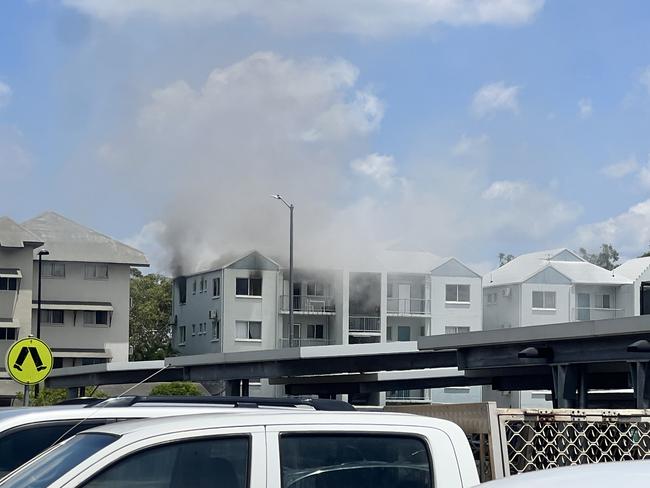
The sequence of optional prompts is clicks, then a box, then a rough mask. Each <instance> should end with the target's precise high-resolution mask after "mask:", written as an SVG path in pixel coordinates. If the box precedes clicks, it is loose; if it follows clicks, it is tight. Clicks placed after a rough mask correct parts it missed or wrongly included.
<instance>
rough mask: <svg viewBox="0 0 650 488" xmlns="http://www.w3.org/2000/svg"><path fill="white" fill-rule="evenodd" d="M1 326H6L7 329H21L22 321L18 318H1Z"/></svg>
mask: <svg viewBox="0 0 650 488" xmlns="http://www.w3.org/2000/svg"><path fill="white" fill-rule="evenodd" d="M0 327H4V328H6V329H20V323H19V322H18V321H17V320H8V321H3V320H0Z"/></svg>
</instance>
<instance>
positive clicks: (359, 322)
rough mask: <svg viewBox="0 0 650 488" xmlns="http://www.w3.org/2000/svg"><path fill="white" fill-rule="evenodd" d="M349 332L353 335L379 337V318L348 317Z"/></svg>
mask: <svg viewBox="0 0 650 488" xmlns="http://www.w3.org/2000/svg"><path fill="white" fill-rule="evenodd" d="M349 331H350V334H353V335H354V334H357V335H381V321H380V319H379V317H368V316H365V315H350V321H349Z"/></svg>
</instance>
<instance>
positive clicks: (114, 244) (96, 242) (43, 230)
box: [22, 212, 149, 266]
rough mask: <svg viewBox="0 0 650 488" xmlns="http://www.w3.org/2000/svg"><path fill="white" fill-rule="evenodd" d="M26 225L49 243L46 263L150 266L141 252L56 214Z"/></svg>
mask: <svg viewBox="0 0 650 488" xmlns="http://www.w3.org/2000/svg"><path fill="white" fill-rule="evenodd" d="M22 225H23V227H25V228H26V229H28V230H29V231H31V232H32V233H34V234H36V235H37V236H39V237H40V238H41V240H42V242H44V243H45V247H46V248H47V250H48V251H49V252H50V255H49V256H46V257H44V259H48V260H52V261H79V262H96V263H116V264H130V265H132V266H149V262H148V261H147V258H146V257H145V256H144V254H143V253H142V252H140V251H138V250H137V249H135V248H133V247H131V246H127V245H126V244H123V243H121V242H119V241H116V240H115V239H112V238H110V237H108V236H106V235H104V234H100V233H99V232H96V231H94V230H92V229H89V228H88V227H85V226H83V225H81V224H78V223H77V222H74V221H72V220H70V219H67V218H65V217H63V216H62V215H59V214H57V213H55V212H45V213H43V214H41V215H39V216H38V217H34V218H33V219H31V220H28V221H27V222H24V223H23V224H22ZM34 253H35V254H36V253H37V251H34Z"/></svg>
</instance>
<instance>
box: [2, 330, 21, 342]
mask: <svg viewBox="0 0 650 488" xmlns="http://www.w3.org/2000/svg"><path fill="white" fill-rule="evenodd" d="M16 339H18V329H14V328H13V327H0V341H15V340H16Z"/></svg>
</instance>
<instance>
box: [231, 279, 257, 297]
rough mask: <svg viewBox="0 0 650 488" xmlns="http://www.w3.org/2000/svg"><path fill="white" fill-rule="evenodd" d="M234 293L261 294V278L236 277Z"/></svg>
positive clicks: (243, 294)
mask: <svg viewBox="0 0 650 488" xmlns="http://www.w3.org/2000/svg"><path fill="white" fill-rule="evenodd" d="M235 294H236V295H239V296H252V297H261V296H262V278H237V280H236V283H235Z"/></svg>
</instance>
